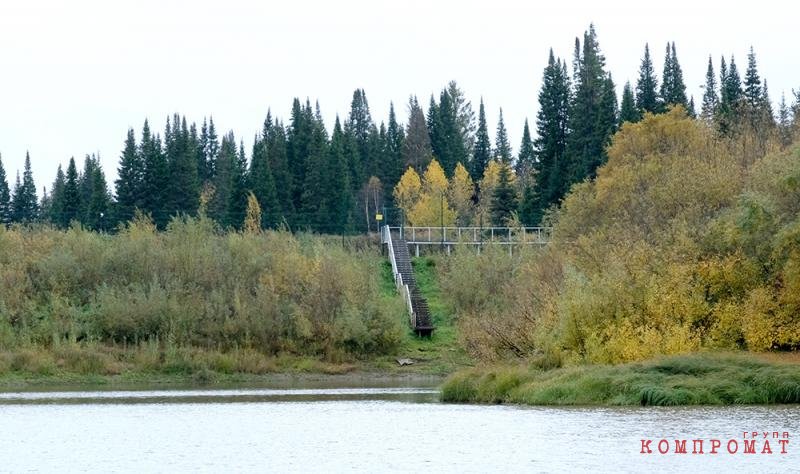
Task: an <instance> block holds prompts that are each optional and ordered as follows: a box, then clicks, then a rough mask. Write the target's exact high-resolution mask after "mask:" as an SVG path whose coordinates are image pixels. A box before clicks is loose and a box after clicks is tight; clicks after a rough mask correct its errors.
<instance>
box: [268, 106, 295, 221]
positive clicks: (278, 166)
mask: <svg viewBox="0 0 800 474" xmlns="http://www.w3.org/2000/svg"><path fill="white" fill-rule="evenodd" d="M267 118H268V120H269V119H270V117H269V116H268V117H267ZM265 135H266V137H267V138H266V140H267V158H268V159H269V165H270V169H271V171H272V177H273V179H274V181H275V191H276V196H277V199H278V203H279V205H280V209H279V210H278V211H277V214H276V216H275V217H276V219H275V223H276V224H278V225H281V224H284V223H291V222H294V221H295V214H294V212H295V208H294V203H293V202H292V189H293V184H292V173H291V170H290V167H289V162H288V158H287V156H286V129H285V128H284V127H283V124H282V123H280V122H279V121H278V120H277V119H275V122H274V124H272V125H271V126H268V127H266V128H265ZM267 218H268V219H271V217H270V216H267Z"/></svg>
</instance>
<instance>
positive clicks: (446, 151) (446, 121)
mask: <svg viewBox="0 0 800 474" xmlns="http://www.w3.org/2000/svg"><path fill="white" fill-rule="evenodd" d="M453 117H454V115H453V111H452V108H451V107H450V100H449V96H448V95H447V93H446V92H444V93H443V94H442V96H441V98H440V103H436V98H435V97H434V96H433V95H431V99H430V104H429V106H428V117H427V122H428V133H429V134H430V138H431V150H432V151H433V156H434V157H435V158H436V160H437V161H438V162H439V163H440V164H441V165H442V168H444V170H445V173H447V169H448V167H449V166H450V165H453V166H455V162H454V161H453V159H452V156H451V155H452V152H453V150H452V148H451V147H450V145H451V142H450V139H449V138H450V137H449V133H450V132H451V131H452V127H453V126H454V125H455V124H454V121H453V120H451V119H452V118H453Z"/></svg>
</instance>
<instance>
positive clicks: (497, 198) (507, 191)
mask: <svg viewBox="0 0 800 474" xmlns="http://www.w3.org/2000/svg"><path fill="white" fill-rule="evenodd" d="M516 210H517V191H516V190H515V189H514V186H513V184H512V182H511V168H510V167H509V166H508V164H506V163H501V164H500V174H499V179H498V182H497V186H495V188H494V191H493V193H492V203H491V213H492V224H493V225H496V226H504V225H508V221H509V219H510V218H511V216H512V213H514V212H516Z"/></svg>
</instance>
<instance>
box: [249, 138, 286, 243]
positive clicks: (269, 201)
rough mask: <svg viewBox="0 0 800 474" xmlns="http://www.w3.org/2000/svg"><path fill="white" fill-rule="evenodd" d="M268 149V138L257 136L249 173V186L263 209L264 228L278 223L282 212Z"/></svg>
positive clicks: (262, 224) (262, 220) (260, 223)
mask: <svg viewBox="0 0 800 474" xmlns="http://www.w3.org/2000/svg"><path fill="white" fill-rule="evenodd" d="M267 150H268V148H267V141H266V138H264V136H261V137H256V139H255V141H254V143H253V153H252V155H251V158H250V171H249V172H248V173H247V180H248V188H249V189H250V190H251V191H252V193H253V196H254V197H255V198H256V201H257V202H258V206H259V209H261V221H260V222H258V225H259V226H260V228H262V229H263V228H267V227H274V226H275V225H277V224H278V220H277V217H278V216H279V215H280V214H281V209H280V205H279V204H278V193H277V189H276V188H275V180H274V179H273V176H272V169H271V167H270V164H269V157H268V154H267V153H268V151H267Z"/></svg>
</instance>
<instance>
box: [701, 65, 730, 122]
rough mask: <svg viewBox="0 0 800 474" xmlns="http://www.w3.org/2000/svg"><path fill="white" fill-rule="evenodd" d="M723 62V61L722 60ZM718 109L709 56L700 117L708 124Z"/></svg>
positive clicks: (715, 85)
mask: <svg viewBox="0 0 800 474" xmlns="http://www.w3.org/2000/svg"><path fill="white" fill-rule="evenodd" d="M723 61H724V60H723ZM718 107H719V97H718V96H717V81H716V78H715V76H714V64H713V63H712V62H711V56H709V57H708V69H706V84H705V86H704V90H703V106H702V108H701V109H700V117H702V118H703V120H705V121H706V122H708V123H711V121H712V120H713V119H714V117H716V115H717V108H718Z"/></svg>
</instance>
